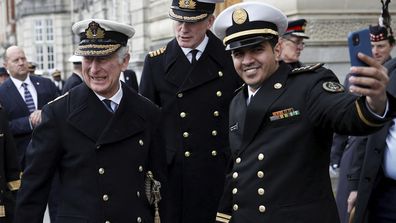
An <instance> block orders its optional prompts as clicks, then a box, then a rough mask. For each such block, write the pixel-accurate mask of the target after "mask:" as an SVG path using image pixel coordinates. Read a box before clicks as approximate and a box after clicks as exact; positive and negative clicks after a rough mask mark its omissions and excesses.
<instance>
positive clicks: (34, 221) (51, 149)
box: [15, 106, 61, 223]
mask: <svg viewBox="0 0 396 223" xmlns="http://www.w3.org/2000/svg"><path fill="white" fill-rule="evenodd" d="M51 108H52V107H51V106H44V108H43V111H42V122H41V124H40V125H39V126H38V127H37V128H36V129H35V131H34V132H33V135H32V141H31V143H30V144H29V147H28V149H27V151H26V168H25V170H24V173H23V175H22V184H21V188H20V190H19V192H18V196H17V206H16V214H15V223H26V222H30V223H42V222H43V216H44V212H45V208H46V205H47V201H48V194H49V191H50V187H51V182H52V181H51V180H50V179H52V176H53V175H54V173H55V167H56V164H57V163H58V159H59V158H58V157H60V154H59V151H60V149H59V148H61V146H60V143H59V137H58V136H59V132H58V128H57V126H56V121H55V115H54V112H53V111H52V109H51ZM49 139H50V140H49Z"/></svg>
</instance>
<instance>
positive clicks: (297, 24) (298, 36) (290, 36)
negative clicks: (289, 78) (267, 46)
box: [279, 19, 309, 68]
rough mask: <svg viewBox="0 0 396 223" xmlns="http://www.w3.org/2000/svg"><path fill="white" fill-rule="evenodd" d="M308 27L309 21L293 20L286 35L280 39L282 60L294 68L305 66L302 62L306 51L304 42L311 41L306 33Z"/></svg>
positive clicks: (289, 23)
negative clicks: (302, 54)
mask: <svg viewBox="0 0 396 223" xmlns="http://www.w3.org/2000/svg"><path fill="white" fill-rule="evenodd" d="M306 26H307V20H305V19H297V20H291V21H289V22H288V25H287V30H286V32H285V34H283V36H282V37H281V38H279V45H280V47H281V54H280V58H281V60H283V61H284V62H285V63H287V64H289V65H290V66H291V67H292V68H299V67H302V66H304V65H303V64H302V63H301V62H300V55H301V52H302V51H303V50H304V46H305V43H304V40H305V39H309V36H308V35H307V34H306V33H305V27H306Z"/></svg>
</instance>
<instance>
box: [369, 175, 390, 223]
mask: <svg viewBox="0 0 396 223" xmlns="http://www.w3.org/2000/svg"><path fill="white" fill-rule="evenodd" d="M368 217H369V223H395V222H396V180H392V179H389V178H386V177H384V178H383V179H382V180H381V182H380V183H379V185H378V187H377V188H376V189H375V190H374V191H373V194H372V195H371V198H370V204H369V216H368Z"/></svg>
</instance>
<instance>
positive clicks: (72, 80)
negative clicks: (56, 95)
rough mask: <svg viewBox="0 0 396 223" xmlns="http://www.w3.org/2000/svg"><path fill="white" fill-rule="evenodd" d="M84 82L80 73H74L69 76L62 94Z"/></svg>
mask: <svg viewBox="0 0 396 223" xmlns="http://www.w3.org/2000/svg"><path fill="white" fill-rule="evenodd" d="M82 82H83V81H82V78H81V77H80V76H79V75H78V74H76V73H72V75H71V76H70V77H69V78H67V80H66V81H65V84H64V85H63V88H62V94H64V93H66V92H68V91H69V90H70V89H72V88H73V87H75V86H77V85H79V84H81V83H82Z"/></svg>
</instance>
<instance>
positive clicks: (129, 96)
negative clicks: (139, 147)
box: [97, 84, 145, 144]
mask: <svg viewBox="0 0 396 223" xmlns="http://www.w3.org/2000/svg"><path fill="white" fill-rule="evenodd" d="M122 86H123V96H122V99H121V102H120V105H119V106H118V109H117V111H116V112H115V113H114V115H113V116H112V118H111V119H110V121H109V123H108V125H107V126H106V127H105V128H104V129H103V132H102V134H101V135H100V137H99V139H98V142H97V143H98V144H105V143H112V142H117V141H121V140H123V139H125V138H128V137H130V136H132V135H135V134H136V133H138V132H141V131H143V129H144V126H145V119H144V117H145V116H144V114H143V113H142V112H141V111H140V110H139V108H138V107H139V100H140V99H139V98H138V97H139V96H138V94H136V93H134V92H132V90H131V89H129V88H128V87H126V85H124V84H123V85H122Z"/></svg>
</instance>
